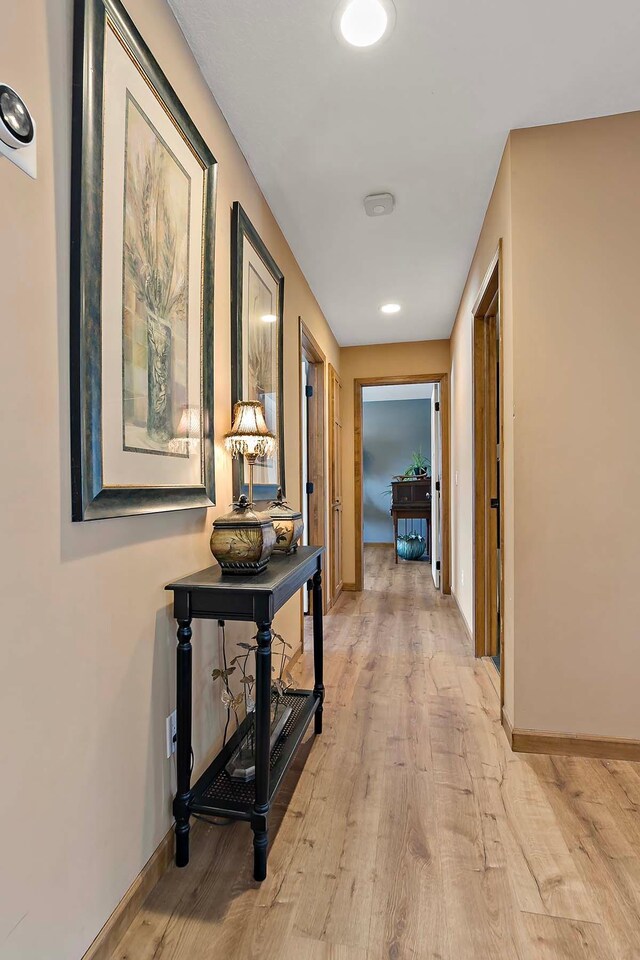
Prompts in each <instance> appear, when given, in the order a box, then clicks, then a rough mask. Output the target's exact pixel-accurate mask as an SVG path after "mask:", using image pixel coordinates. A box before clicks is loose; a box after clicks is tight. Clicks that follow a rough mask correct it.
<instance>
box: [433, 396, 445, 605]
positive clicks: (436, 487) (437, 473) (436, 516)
mask: <svg viewBox="0 0 640 960" xmlns="http://www.w3.org/2000/svg"><path fill="white" fill-rule="evenodd" d="M441 449H442V438H441V430H440V384H439V383H435V384H434V385H433V396H432V398H431V576H432V577H433V582H434V584H435V585H436V588H437V589H438V590H439V589H440V565H441V556H442V549H441V538H442V534H441V530H440V513H441V511H440V489H441V486H442V469H441V459H442V458H441Z"/></svg>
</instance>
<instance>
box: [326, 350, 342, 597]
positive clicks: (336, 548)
mask: <svg viewBox="0 0 640 960" xmlns="http://www.w3.org/2000/svg"><path fill="white" fill-rule="evenodd" d="M327 376H328V381H329V421H328V425H329V473H328V476H327V490H328V495H327V506H328V508H329V553H330V557H329V563H328V568H329V584H328V586H329V589H328V590H327V593H328V594H329V606H330V607H332V606H333V605H334V604H335V602H336V601H337V599H338V597H339V596H340V594H341V593H342V590H343V587H344V577H343V578H342V579H341V580H340V582H339V583H334V578H333V573H334V569H335V567H334V562H335V557H336V554H337V555H338V557H339V555H340V551H341V550H342V543H336V542H335V537H334V525H333V520H334V517H333V500H332V496H331V494H332V492H333V479H332V477H333V471H334V469H335V465H336V464H337V465H338V467H340V466H341V464H342V456H341V454H342V450H339V451H336V445H335V430H334V425H335V419H336V412H335V399H334V398H335V392H334V384H337V385H338V388H339V389H340V390H342V380H341V379H340V377H339V376H338V374H337V373H336V370H335V367H334V366H333V364H331V363H329V364H328V367H327ZM339 406H340V418H342V400H341V401H340V404H339ZM340 432H341V434H342V419H341V421H340ZM338 484H339V488H340V489H342V477H340V478H339V480H338ZM343 499H344V498H341V499H340V501H339V502H340V506H341V508H342V501H343ZM341 529H342V524H341Z"/></svg>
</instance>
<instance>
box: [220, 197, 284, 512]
mask: <svg viewBox="0 0 640 960" xmlns="http://www.w3.org/2000/svg"><path fill="white" fill-rule="evenodd" d="M283 332H284V276H283V274H282V271H281V270H280V268H279V267H278V265H277V264H276V262H275V260H274V259H273V257H272V256H271V254H270V253H269V251H268V250H267V248H266V246H265V245H264V243H263V242H262V240H261V239H260V237H259V235H258V233H257V231H256V229H255V227H254V226H253V224H252V223H251V221H250V220H249V218H248V216H247V215H246V213H245V212H244V210H243V209H242V207H241V206H240V204H239V203H237V202H236V203H234V205H233V211H232V223H231V351H232V384H231V394H232V396H231V400H232V404H235V403H237V402H238V400H259V401H260V402H261V403H262V405H263V406H264V411H265V418H266V421H267V426H268V427H269V430H271V431H272V432H273V433H275V435H276V446H275V450H274V452H273V454H272V455H271V456H270V457H265V458H264V459H263V460H259V461H258V462H257V463H256V465H255V468H254V498H255V500H269V499H273V498H274V497H275V496H276V494H277V490H278V487H282V490H283V492H284V489H285V471H284V407H283V384H284V380H283ZM233 486H234V495H235V496H239V495H240V494H241V493H245V494H246V493H247V490H248V483H247V478H246V477H245V476H244V466H243V463H242V459H239V460H234V484H233Z"/></svg>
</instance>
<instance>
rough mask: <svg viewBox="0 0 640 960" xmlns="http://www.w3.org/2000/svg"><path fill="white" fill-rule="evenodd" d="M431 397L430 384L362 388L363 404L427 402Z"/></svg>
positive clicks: (431, 386)
mask: <svg viewBox="0 0 640 960" xmlns="http://www.w3.org/2000/svg"><path fill="white" fill-rule="evenodd" d="M432 396H433V384H432V383H403V384H399V383H398V384H392V385H391V386H388V387H363V388H362V399H363V401H364V403H371V402H372V401H374V400H375V401H378V400H429V399H430V397H432Z"/></svg>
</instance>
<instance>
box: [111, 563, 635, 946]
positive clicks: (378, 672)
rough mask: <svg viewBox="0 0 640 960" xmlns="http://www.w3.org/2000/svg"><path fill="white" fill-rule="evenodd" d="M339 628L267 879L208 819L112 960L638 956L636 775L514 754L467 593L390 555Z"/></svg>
mask: <svg viewBox="0 0 640 960" xmlns="http://www.w3.org/2000/svg"><path fill="white" fill-rule="evenodd" d="M325 631H326V654H327V656H326V680H325V682H326V685H327V695H326V707H325V714H324V716H325V733H324V734H323V735H322V737H321V738H319V739H318V740H317V741H316V742H313V740H311V741H310V742H309V743H308V744H307V745H306V749H302V751H301V755H300V756H299V758H298V760H297V763H296V767H295V773H292V774H291V775H290V778H289V780H288V781H286V782H285V785H284V787H283V792H285V793H287V794H288V796H290V797H291V799H290V800H289V806H288V809H287V810H286V813H284V814H283V809H284V804H283V806H282V809H279V810H278V811H277V812H276V815H275V816H274V817H273V821H272V822H273V825H274V829H273V831H272V835H271V841H272V849H271V854H270V859H269V876H268V878H267V880H266V882H265V883H263V884H262V885H259V884H256V883H254V882H253V880H252V879H251V866H252V859H251V856H250V849H251V839H250V831H249V828H248V827H247V826H246V825H245V824H233V825H232V826H230V827H224V828H214V827H210V826H208V825H205V824H202V823H200V824H197V825H196V827H195V829H194V842H193V846H192V861H191V864H190V866H189V867H188V868H187V869H185V870H180V871H178V870H176V869H175V868H174V867H171V868H170V870H169V871H168V872H167V874H166V875H165V876H164V877H163V879H162V880H161V881H160V883H159V884H158V885H157V887H156V888H155V890H154V891H153V892H152V894H151V895H150V896H149V898H148V899H147V902H146V904H145V907H144V908H143V910H142V911H141V912H140V913H139V914H138V916H137V917H136V918H135V919H134V922H133V924H132V926H131V928H130V929H129V932H128V933H127V935H126V936H125V938H124V940H123V941H122V942H121V944H120V946H119V948H118V949H117V950H116V951H115V953H114V954H113V958H112V960H125V958H126V960H205V958H206V960H217V958H220V960H223V958H224V960H252V958H256V960H257V958H260V960H287V958H295V960H383V958H389V960H404V958H406V960H422V958H425V960H426V958H433V960H436V958H438V960H498V958H500V960H502V958H504V960H517V958H519V960H534V958H535V960H569V958H571V960H573V958H576V960H577V958H593V960H632V958H638V957H640V922H639V917H640V823H639V820H638V811H639V808H640V764H631V763H624V762H610V761H604V762H603V761H595V760H583V759H565V758H557V757H555V758H554V757H532V756H524V755H521V756H518V755H514V754H512V753H511V751H510V750H509V748H508V746H507V741H506V738H505V735H504V733H503V731H502V729H501V726H500V723H499V703H498V694H497V692H496V688H495V684H496V678H495V677H492V674H491V672H490V670H493V668H492V667H491V668H490V667H488V666H487V665H486V664H485V663H484V662H481V661H478V660H475V659H474V658H473V656H472V654H471V649H470V642H469V640H468V638H467V636H466V633H465V631H464V627H463V624H462V621H461V618H460V616H459V614H458V612H457V610H456V608H455V604H454V601H453V600H452V599H451V598H448V597H444V598H443V597H440V596H439V595H438V594H437V593H436V592H435V590H434V588H433V584H432V581H431V576H430V568H429V567H428V565H427V564H419V563H415V564H409V563H401V564H400V565H399V566H397V567H395V566H394V564H393V557H392V551H391V549H390V548H385V547H368V548H367V551H366V589H365V591H364V592H363V593H361V594H354V593H351V594H348V593H347V594H343V595H342V597H341V599H340V600H339V602H338V604H337V607H336V608H335V610H334V611H332V612H331V613H330V615H329V616H328V617H327V619H326V621H325ZM310 661H311V656H310V654H309V653H307V654H306V655H305V656H304V657H303V658H302V660H301V661H300V662H299V664H298V666H297V671H296V681H297V682H300V685H304V684H305V683H307V682H308V680H309V675H310V672H311V663H310Z"/></svg>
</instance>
